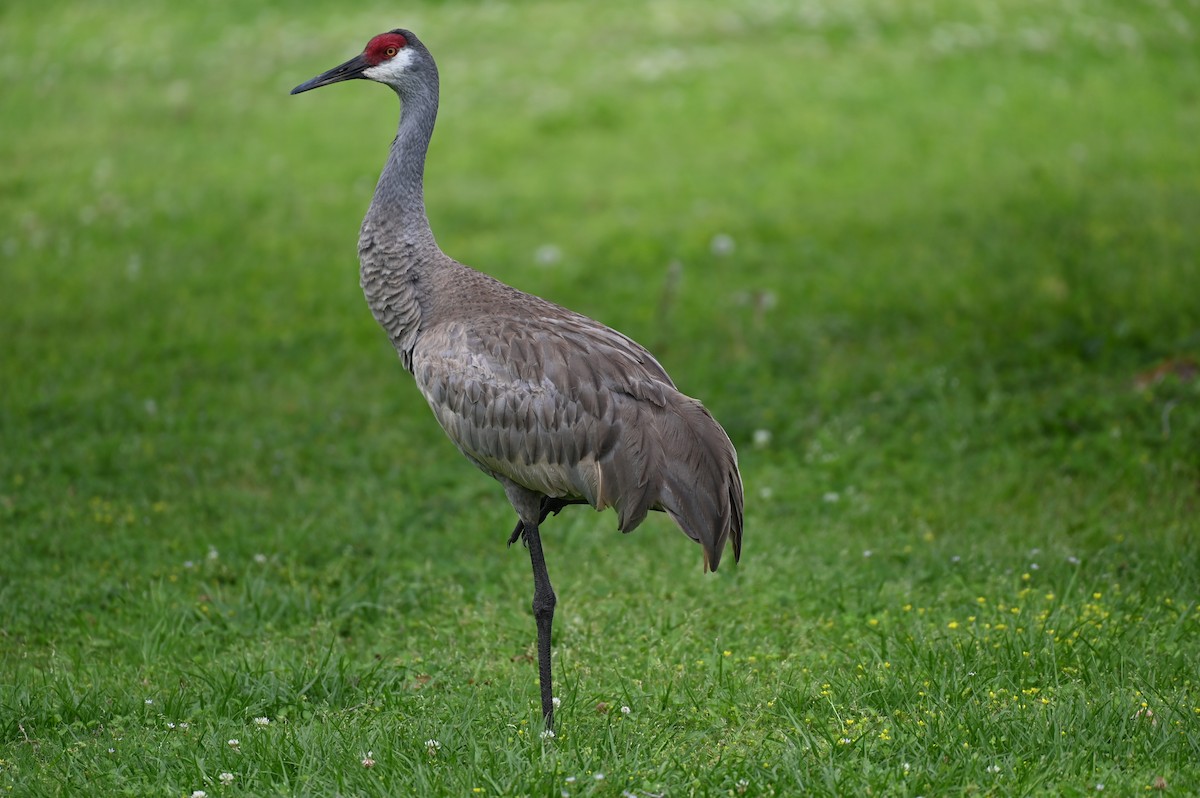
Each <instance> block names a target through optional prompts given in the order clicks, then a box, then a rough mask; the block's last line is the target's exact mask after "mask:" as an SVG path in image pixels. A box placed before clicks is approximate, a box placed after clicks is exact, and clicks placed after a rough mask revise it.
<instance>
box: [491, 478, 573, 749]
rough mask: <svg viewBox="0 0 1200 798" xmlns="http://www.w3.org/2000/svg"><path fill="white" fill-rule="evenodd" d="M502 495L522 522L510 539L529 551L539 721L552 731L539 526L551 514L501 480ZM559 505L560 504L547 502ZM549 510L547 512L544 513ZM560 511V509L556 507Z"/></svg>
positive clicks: (548, 598) (549, 614) (539, 500)
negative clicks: (522, 541)
mask: <svg viewBox="0 0 1200 798" xmlns="http://www.w3.org/2000/svg"><path fill="white" fill-rule="evenodd" d="M501 484H503V485H504V493H505V494H506V495H507V496H508V501H509V503H510V504H512V506H513V509H514V510H516V511H517V516H518V517H519V518H520V519H521V520H520V521H519V522H518V523H517V529H516V531H514V532H513V538H512V539H511V540H509V544H511V543H512V541H513V540H516V539H517V537H520V536H524V538H525V545H526V546H528V547H529V562H530V564H532V565H533V619H534V621H536V622H537V652H538V682H539V684H540V685H541V689H542V718H543V719H544V720H545V722H546V730H547V731H550V732H553V731H554V687H553V685H552V684H551V681H550V629H551V627H552V626H553V625H554V604H555V602H556V601H557V599H556V598H555V596H554V588H553V587H551V585H550V574H549V572H547V570H546V557H545V555H544V554H542V538H541V535H539V534H538V525H539V524H540V523H541V522H542V521H543V520H545V518H546V515H547V514H548V513H549V512H550V511H551V510H553V509H554V508H553V507H552V506H549V505H547V498H546V497H545V496H543V495H541V494H540V493H535V492H534V491H531V490H529V488H526V487H523V486H521V485H517V484H516V483H514V482H508V481H507V480H504V479H501ZM550 501H559V500H550ZM547 507H549V509H547ZM558 509H559V510H561V509H562V506H559V507H558Z"/></svg>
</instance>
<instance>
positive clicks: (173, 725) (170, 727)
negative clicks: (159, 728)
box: [167, 721, 175, 729]
mask: <svg viewBox="0 0 1200 798" xmlns="http://www.w3.org/2000/svg"><path fill="white" fill-rule="evenodd" d="M167 728H168V729H174V728H175V724H174V723H172V722H171V721H167Z"/></svg>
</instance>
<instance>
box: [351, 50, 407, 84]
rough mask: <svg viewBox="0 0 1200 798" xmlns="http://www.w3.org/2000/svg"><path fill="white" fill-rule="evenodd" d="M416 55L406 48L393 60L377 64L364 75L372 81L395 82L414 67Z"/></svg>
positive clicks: (364, 72) (365, 71) (364, 71)
mask: <svg viewBox="0 0 1200 798" xmlns="http://www.w3.org/2000/svg"><path fill="white" fill-rule="evenodd" d="M415 58H416V55H415V54H414V53H413V51H412V49H411V48H408V47H405V48H402V49H401V50H400V52H398V53H396V55H395V56H394V57H392V58H391V59H389V60H387V61H384V62H383V63H380V64H376V65H375V66H373V67H367V68H366V69H364V70H363V75H365V76H366V77H368V78H370V79H371V80H377V81H380V82H381V83H387V82H388V81H389V80H394V79H396V78H398V77H400V76H401V75H402V74H404V73H405V72H407V71H408V68H409V67H410V66H412V62H413V60H414V59H415Z"/></svg>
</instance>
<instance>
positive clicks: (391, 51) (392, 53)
mask: <svg viewBox="0 0 1200 798" xmlns="http://www.w3.org/2000/svg"><path fill="white" fill-rule="evenodd" d="M398 52H400V51H399V50H397V49H396V48H395V47H389V48H387V49H386V50H384V51H383V54H384V55H386V56H387V57H388V58H394V57H395V55H396V53H398Z"/></svg>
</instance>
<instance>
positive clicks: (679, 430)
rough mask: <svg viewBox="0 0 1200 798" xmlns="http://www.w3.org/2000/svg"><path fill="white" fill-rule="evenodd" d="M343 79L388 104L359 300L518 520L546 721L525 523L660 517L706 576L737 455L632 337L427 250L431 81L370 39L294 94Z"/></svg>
mask: <svg viewBox="0 0 1200 798" xmlns="http://www.w3.org/2000/svg"><path fill="white" fill-rule="evenodd" d="M351 78H367V79H371V80H376V81H378V82H381V83H384V84H386V85H389V86H392V88H393V89H395V91H396V92H397V94H398V95H399V96H400V99H401V101H402V112H401V117H400V126H399V130H398V131H397V135H396V139H395V141H394V142H393V144H392V147H391V151H390V153H389V156H388V159H387V163H386V165H385V166H384V169H383V173H382V175H381V176H380V179H379V183H378V186H377V187H376V189H375V195H374V198H373V199H372V201H371V206H370V209H369V210H368V211H367V215H366V218H365V219H364V220H363V225H362V230H361V232H360V235H359V250H358V251H359V260H360V263H361V270H360V278H361V283H362V288H363V292H364V294H365V296H366V299H367V304H368V305H369V306H370V308H371V312H372V313H373V314H374V316H375V319H376V320H377V321H378V322H379V324H380V326H381V327H383V329H384V331H385V332H386V333H387V335H388V337H389V338H390V339H391V341H392V343H393V345H394V346H395V347H396V350H397V352H398V353H399V355H400V360H401V362H402V363H403V364H404V367H405V368H406V369H408V370H409V371H410V372H412V375H413V377H414V378H415V380H416V383H417V386H418V387H419V389H420V391H421V393H422V395H423V396H424V397H425V399H426V401H427V402H428V403H429V406H430V408H431V409H432V410H433V413H434V416H435V417H436V418H437V420H438V422H439V423H440V424H441V425H442V428H443V429H444V430H445V431H446V434H447V435H448V436H449V437H450V439H451V440H452V441H453V442H454V443H455V445H456V446H457V447H458V449H459V451H461V452H462V453H463V454H464V455H465V456H466V457H467V459H469V460H470V461H471V462H473V463H474V464H475V465H476V466H477V467H478V468H480V469H481V470H483V471H484V472H485V473H487V474H489V475H491V476H492V477H494V478H495V479H497V480H498V481H499V482H500V483H501V484H502V485H503V486H504V489H505V493H506V495H507V496H508V498H509V501H510V502H511V503H512V505H513V508H514V509H515V510H516V511H517V515H518V517H519V521H518V524H517V529H516V530H515V531H514V533H513V536H512V539H511V540H510V542H512V540H516V539H517V537H519V536H523V537H524V538H525V541H526V543H527V544H528V545H529V548H530V555H531V558H532V560H533V566H534V579H535V596H534V610H535V616H538V631H539V666H540V670H541V677H542V699H543V701H542V703H543V714H544V715H545V718H546V722H547V724H548V725H549V724H551V723H552V712H553V707H552V705H549V703H548V702H549V698H550V696H549V628H550V619H551V618H552V616H553V605H554V595H553V590H552V589H551V588H550V585H549V578H548V576H547V575H546V574H545V566H544V561H542V554H541V545H540V540H539V539H538V531H537V528H538V525H539V524H540V523H541V521H543V520H544V518H545V516H546V514H547V513H548V512H557V511H558V510H560V509H562V507H563V505H565V504H572V503H584V502H586V503H587V504H589V505H591V506H592V507H594V508H595V509H597V510H603V509H605V508H607V507H613V508H614V509H615V510H616V512H617V517H618V525H619V528H620V530H621V531H623V532H630V531H632V530H633V529H635V528H636V527H637V526H638V525H639V524H640V523H641V522H642V520H643V519H645V517H646V514H647V513H648V512H649V511H651V510H662V511H664V512H666V513H667V514H668V515H669V516H670V517H671V518H672V519H673V520H674V521H675V523H676V524H678V526H679V528H680V529H681V530H683V532H684V533H685V534H686V535H687V536H688V537H690V538H692V539H693V540H695V541H697V542H699V543H700V545H701V546H702V547H703V552H704V565H705V569H706V570H708V569H712V570H716V568H717V566H718V564H719V563H720V561H721V554H722V552H723V550H724V548H725V544H726V542H727V541H729V542H731V543H732V545H733V553H734V558H735V559H737V558H739V557H740V555H741V542H742V483H741V477H740V475H739V473H738V466H737V453H736V452H735V450H734V447H733V445H732V443H731V442H730V440H729V437H728V436H727V435H726V434H725V431H724V430H723V429H722V428H721V426H720V425H719V424H718V423H717V422H716V421H715V420H714V419H713V417H712V416H711V415H710V414H709V413H708V411H707V410H706V409H705V408H704V407H703V406H702V405H701V404H700V402H698V401H696V400H695V399H692V398H691V397H688V396H685V395H684V394H682V393H680V392H679V390H677V389H676V387H675V385H674V383H673V382H672V381H671V378H670V377H669V376H668V375H667V373H666V371H665V370H664V369H663V367H662V366H661V365H659V363H658V361H657V360H655V359H654V357H653V356H652V355H651V354H650V353H649V352H648V351H646V349H644V348H643V347H642V346H640V345H639V344H637V343H636V342H635V341H633V340H631V339H630V338H627V337H626V336H624V335H622V334H621V333H619V332H617V331H615V330H612V329H610V328H608V327H606V326H604V325H602V324H600V323H599V322H596V321H593V320H592V319H589V318H587V317H586V316H582V315H580V314H578V313H574V312H572V311H570V310H567V309H565V308H562V307H559V306H558V305H555V304H553V303H551V302H547V301H546V300H544V299H541V298H539V297H536V296H533V295H531V294H526V293H524V292H522V291H518V290H517V289H515V288H512V287H510V286H508V285H505V284H504V283H501V282H499V281H498V280H495V279H494V278H492V277H490V276H488V275H486V274H483V273H481V272H478V271H475V270H474V269H471V268H468V267H466V266H464V265H462V264H460V263H458V262H457V261H455V260H453V259H451V258H450V257H448V256H447V255H445V254H444V253H443V252H442V251H441V249H440V248H439V247H438V245H437V243H436V241H435V240H434V236H433V233H432V231H431V230H430V227H429V221H428V218H427V217H426V214H425V206H424V192H423V174H424V164H425V155H426V151H427V149H428V145H429V140H430V137H431V136H432V134H433V127H434V121H435V119H436V117H437V106H438V73H437V67H436V65H435V63H434V61H433V58H432V56H430V54H429V52H428V50H427V49H426V48H425V47H424V45H422V44H421V43H420V41H419V40H418V39H417V38H416V37H415V36H414V35H413V34H412V33H411V32H409V31H406V30H400V29H398V30H395V31H391V32H389V33H386V34H380V35H379V36H376V37H375V38H373V39H372V40H371V42H369V43H368V45H367V47H366V49H365V50H364V51H363V53H362V54H361V55H360V56H357V57H356V58H354V59H351V60H350V61H348V62H346V63H345V64H342V65H341V66H339V67H336V68H335V69H332V70H330V71H329V72H326V73H324V74H323V75H320V76H318V77H316V78H314V79H313V80H311V81H308V82H307V83H304V84H301V85H300V86H297V87H296V89H294V90H293V93H298V92H301V91H307V90H309V89H313V88H317V87H319V86H324V85H327V84H329V83H334V82H338V81H341V80H347V79H351ZM539 561H541V566H540V568H539ZM543 583H544V584H543ZM539 605H540V606H539ZM547 605H548V608H547ZM543 627H544V628H543ZM543 631H544V635H543ZM543 636H544V638H545V639H544V640H543ZM543 644H544V645H543ZM543 648H544V649H545V661H544V662H542V661H541V660H542V653H543Z"/></svg>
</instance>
